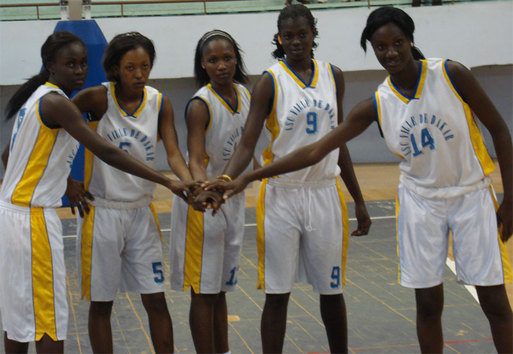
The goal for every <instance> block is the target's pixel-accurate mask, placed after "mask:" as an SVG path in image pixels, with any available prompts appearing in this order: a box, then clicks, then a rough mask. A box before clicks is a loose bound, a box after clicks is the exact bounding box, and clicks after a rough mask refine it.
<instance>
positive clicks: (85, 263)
mask: <svg viewBox="0 0 513 354" xmlns="http://www.w3.org/2000/svg"><path fill="white" fill-rule="evenodd" d="M77 229H78V240H77V263H78V264H77V268H78V269H79V283H80V286H81V294H82V298H84V297H85V298H86V299H87V300H90V301H113V300H114V298H115V297H116V294H117V292H118V291H133V292H136V293H139V294H154V293H159V292H163V291H164V290H165V284H164V265H163V263H162V243H161V234H160V227H159V224H158V219H157V215H156V213H155V210H154V209H153V206H152V205H149V206H145V207H140V208H133V209H114V208H105V207H99V206H96V207H95V206H91V210H90V211H89V213H88V214H87V215H86V216H85V217H84V219H81V218H80V217H78V218H77Z"/></svg>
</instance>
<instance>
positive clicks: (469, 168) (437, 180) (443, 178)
mask: <svg viewBox="0 0 513 354" xmlns="http://www.w3.org/2000/svg"><path fill="white" fill-rule="evenodd" d="M420 63H421V69H420V73H419V78H418V83H417V88H416V90H415V93H414V97H406V96H405V95H404V94H402V93H401V92H400V90H399V89H398V88H396V87H395V86H394V84H393V82H392V81H391V79H390V77H388V78H387V79H385V81H384V82H383V83H382V84H381V85H380V86H379V87H378V89H377V91H376V93H375V96H374V99H375V103H376V110H377V114H378V121H379V125H380V127H381V130H382V132H383V136H384V138H385V140H386V144H387V146H388V148H389V149H390V150H391V151H392V152H393V153H394V154H396V155H398V156H399V157H401V158H402V160H401V162H400V165H399V167H400V170H401V173H402V178H403V181H404V182H406V183H409V184H413V185H415V186H420V187H421V188H422V187H425V188H427V189H428V190H429V189H430V188H441V187H449V188H450V187H456V186H457V187H467V186H472V185H475V184H477V183H478V182H480V181H481V180H483V178H484V177H485V176H487V175H489V174H490V173H491V172H492V171H493V169H494V164H493V162H492V160H491V158H490V156H489V155H488V151H487V150H486V147H485V145H484V142H483V138H482V135H481V132H480V131H479V128H478V126H477V125H476V121H475V118H474V116H473V114H472V112H471V110H470V107H469V105H468V104H467V103H465V102H464V101H463V99H462V98H461V96H460V95H459V94H458V92H457V90H456V88H455V87H454V85H453V83H452V81H451V78H450V76H449V73H448V71H447V60H443V59H437V58H434V59H427V60H421V61H420ZM447 192H449V193H450V191H449V189H447ZM426 193H427V192H426Z"/></svg>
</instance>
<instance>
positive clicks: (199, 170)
mask: <svg viewBox="0 0 513 354" xmlns="http://www.w3.org/2000/svg"><path fill="white" fill-rule="evenodd" d="M189 169H190V171H191V175H192V178H193V180H195V181H206V180H207V179H208V177H207V170H206V166H205V162H204V161H198V160H191V161H190V162H189ZM214 177H215V176H214Z"/></svg>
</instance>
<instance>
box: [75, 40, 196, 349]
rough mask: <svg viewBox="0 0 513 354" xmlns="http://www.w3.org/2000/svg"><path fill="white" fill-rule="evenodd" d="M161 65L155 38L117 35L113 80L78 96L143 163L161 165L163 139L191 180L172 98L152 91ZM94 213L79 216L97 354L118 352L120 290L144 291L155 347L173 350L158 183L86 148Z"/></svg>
mask: <svg viewBox="0 0 513 354" xmlns="http://www.w3.org/2000/svg"><path fill="white" fill-rule="evenodd" d="M154 60H155V48H154V46H153V43H152V42H151V40H149V39H148V38H146V37H145V36H143V35H141V34H140V33H137V32H129V33H123V34H120V35H117V36H115V37H114V38H113V39H112V40H111V41H110V43H109V45H108V46H107V48H106V49H105V53H104V57H103V67H104V69H105V72H106V74H107V79H108V80H110V82H106V83H104V84H102V85H100V86H96V87H92V88H88V89H86V90H84V91H82V92H80V93H79V94H78V95H76V96H75V97H74V98H73V102H74V103H75V104H76V105H77V106H78V108H79V109H80V111H81V112H88V116H89V120H90V124H91V125H92V126H93V127H94V128H95V129H96V132H97V133H98V134H100V135H101V136H103V137H105V138H106V139H108V140H109V141H110V142H111V143H112V144H113V145H115V146H118V147H119V148H120V149H123V150H125V151H126V152H127V153H128V154H129V155H131V156H133V157H135V158H137V159H138V160H140V161H142V162H143V163H144V164H146V165H148V166H151V167H152V168H153V167H154V166H155V158H156V147H157V140H158V139H159V138H160V139H162V141H163V143H164V147H165V149H166V152H167V160H168V163H169V165H170V167H171V168H172V170H173V171H174V172H175V174H176V175H177V176H178V177H179V178H180V179H181V180H183V181H191V175H190V173H189V170H188V168H187V165H186V163H185V160H184V159H183V157H182V155H181V153H180V150H179V149H178V142H177V137H176V131H175V128H174V122H173V119H174V118H173V107H172V106H171V102H170V100H169V98H168V97H165V96H164V95H163V94H162V93H160V92H159V91H157V90H156V89H154V88H153V87H150V86H147V85H146V83H147V81H148V77H149V74H150V71H151V68H152V67H153V62H154ZM85 160H86V163H85V169H84V170H85V187H86V190H87V191H88V192H89V193H91V194H92V196H93V197H94V200H93V201H91V207H90V211H89V213H87V214H86V216H85V217H84V219H83V220H82V219H81V218H78V225H79V226H78V229H79V233H78V234H79V237H78V240H77V250H78V251H77V257H78V263H79V267H78V268H79V270H80V285H81V293H82V297H85V298H87V300H89V301H91V303H90V307H89V337H90V340H91V346H92V348H93V351H94V352H95V353H111V352H112V350H113V344H112V328H111V324H110V316H111V312H112V305H113V301H114V298H115V297H116V295H117V292H118V291H134V292H137V293H139V294H141V299H142V302H143V305H144V308H145V310H146V312H147V314H148V320H149V325H150V333H151V338H152V342H153V346H154V349H155V351H156V352H158V353H170V352H172V351H173V349H174V347H173V328H172V322H171V317H170V315H169V311H168V308H167V304H166V299H165V296H164V290H165V282H164V280H165V278H164V264H163V259H162V245H161V234H160V228H159V224H158V220H157V215H156V212H155V209H154V207H153V205H152V204H151V200H152V195H153V191H154V189H155V183H152V182H148V181H145V180H143V179H140V178H136V177H133V176H131V175H129V174H126V173H123V172H121V171H118V170H115V169H113V168H111V167H110V166H108V165H106V164H104V163H103V162H102V161H100V160H99V159H97V158H96V157H94V156H93V155H92V154H91V153H90V151H86V158H85Z"/></svg>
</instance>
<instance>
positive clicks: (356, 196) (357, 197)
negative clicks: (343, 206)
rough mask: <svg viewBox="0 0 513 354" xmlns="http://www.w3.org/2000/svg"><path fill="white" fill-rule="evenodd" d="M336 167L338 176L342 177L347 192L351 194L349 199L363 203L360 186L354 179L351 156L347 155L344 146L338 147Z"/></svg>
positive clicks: (347, 151)
mask: <svg viewBox="0 0 513 354" xmlns="http://www.w3.org/2000/svg"><path fill="white" fill-rule="evenodd" d="M338 165H339V167H340V176H341V177H342V180H343V181H344V184H345V185H346V187H347V190H348V191H349V193H350V194H351V197H352V198H353V200H354V201H355V203H363V202H364V200H363V195H362V191H361V190H360V185H359V184H358V180H357V179H356V175H355V173H354V168H353V162H352V160H351V155H350V154H349V150H348V149H347V146H346V144H343V145H341V146H340V150H339V163H338Z"/></svg>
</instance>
